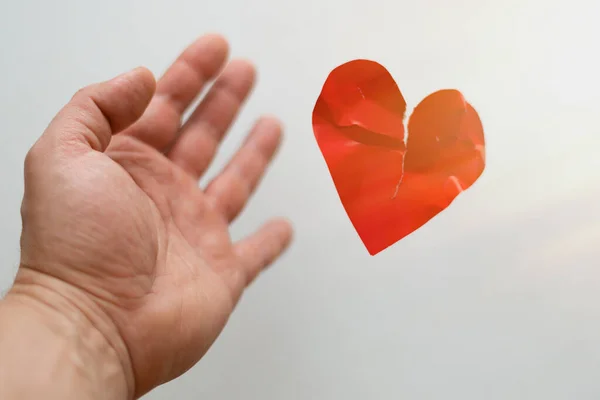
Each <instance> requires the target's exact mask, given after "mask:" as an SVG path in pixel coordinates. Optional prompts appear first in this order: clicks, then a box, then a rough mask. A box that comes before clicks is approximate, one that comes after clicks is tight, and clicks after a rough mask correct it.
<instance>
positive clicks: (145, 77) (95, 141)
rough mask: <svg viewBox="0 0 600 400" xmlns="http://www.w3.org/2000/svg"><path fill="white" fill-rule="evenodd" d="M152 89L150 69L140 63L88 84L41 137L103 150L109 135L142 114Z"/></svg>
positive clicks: (65, 145)
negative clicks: (133, 67)
mask: <svg viewBox="0 0 600 400" xmlns="http://www.w3.org/2000/svg"><path fill="white" fill-rule="evenodd" d="M155 89H156V81H155V80H154V76H153V75H152V72H150V71H149V70H148V69H146V68H143V67H140V68H136V69H134V70H132V71H129V72H126V73H124V74H122V75H119V76H117V77H116V78H113V79H111V80H109V81H106V82H101V83H97V84H94V85H90V86H87V87H85V88H83V89H81V90H79V91H78V92H77V93H76V94H75V95H74V96H73V98H72V99H71V101H70V102H69V103H68V104H67V105H66V106H65V107H64V108H63V109H62V110H61V111H60V112H59V113H58V114H57V115H56V117H55V118H54V120H53V121H52V122H51V123H50V125H49V126H48V128H47V129H46V131H45V132H44V134H43V135H42V138H41V140H43V141H46V140H47V141H48V142H50V143H52V144H54V145H57V146H59V147H61V148H64V147H68V146H71V145H74V144H77V143H79V144H84V145H86V146H88V147H90V148H92V149H94V150H97V151H101V152H103V151H104V150H106V148H107V147H108V144H109V143H110V139H111V136H112V135H114V134H116V133H119V132H120V131H122V130H124V129H125V128H127V127H129V126H130V125H131V124H133V123H134V122H135V121H137V120H138V119H139V118H140V117H141V116H142V114H143V113H144V111H145V110H146V107H147V106H148V104H149V103H150V100H151V99H152V96H153V95H154V91H155Z"/></svg>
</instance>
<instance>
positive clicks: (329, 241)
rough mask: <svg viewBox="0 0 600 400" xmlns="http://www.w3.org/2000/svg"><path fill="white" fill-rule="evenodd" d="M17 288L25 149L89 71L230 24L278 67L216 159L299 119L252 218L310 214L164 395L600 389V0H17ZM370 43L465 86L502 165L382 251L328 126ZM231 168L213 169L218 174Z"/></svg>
mask: <svg viewBox="0 0 600 400" xmlns="http://www.w3.org/2000/svg"><path fill="white" fill-rule="evenodd" d="M0 4H1V5H0V79H1V81H0V88H1V90H0V117H1V120H0V121H1V125H0V128H1V132H0V182H1V197H0V202H1V207H0V221H1V225H0V239H1V240H0V255H1V257H2V263H1V266H0V289H4V290H5V289H7V288H8V287H9V286H10V283H11V280H12V277H13V276H14V274H15V271H16V268H17V265H18V260H19V246H18V238H19V233H20V217H19V206H20V200H21V196H22V190H23V182H22V163H23V158H24V156H25V153H26V151H27V150H28V148H29V146H30V145H31V144H32V143H33V142H34V141H35V140H36V138H37V137H38V136H39V135H40V134H41V132H42V130H43V129H44V128H45V126H46V125H47V123H48V122H49V121H50V119H51V118H52V117H53V115H54V114H55V113H56V112H57V111H58V109H59V108H60V107H61V106H62V105H63V104H64V103H65V102H66V101H68V100H69V98H70V96H71V95H72V94H73V93H74V92H75V91H76V90H77V89H78V88H80V87H82V86H84V85H87V84H89V83H92V82H95V81H99V80H104V79H108V78H110V77H112V76H113V75H116V74H118V73H120V72H123V71H126V70H128V69H130V68H132V67H135V66H137V65H145V66H148V67H149V68H150V69H152V70H153V71H154V72H155V73H156V74H160V73H161V72H162V71H164V69H165V68H166V67H167V66H168V64H169V63H170V62H171V60H172V59H173V58H174V57H175V56H176V55H177V54H178V53H179V51H180V50H182V49H183V48H184V47H185V46H186V45H187V44H188V43H190V42H191V41H192V40H193V39H194V38H195V37H197V36H199V35H200V34H202V33H205V32H209V31H217V32H221V33H223V34H225V35H226V36H227V37H228V38H229V40H230V41H231V45H232V52H233V56H241V57H247V58H250V59H252V60H253V61H254V62H255V63H256V65H257V67H258V70H259V84H258V87H257V89H256V91H255V94H254V96H253V98H252V100H251V101H250V102H249V103H248V105H247V107H246V108H245V109H244V111H243V113H242V115H241V117H240V118H239V120H238V122H237V123H236V125H235V127H234V129H233V131H232V132H231V135H230V136H229V137H228V139H227V140H226V141H225V143H224V145H223V147H222V151H221V153H220V155H219V157H218V159H217V163H216V166H215V167H219V166H220V165H222V164H223V163H224V161H225V160H226V159H227V157H228V156H229V155H230V154H232V152H233V151H234V150H235V148H236V147H237V145H238V144H239V143H240V141H241V140H242V137H243V135H244V133H245V131H246V129H247V127H248V126H249V125H250V124H251V123H252V122H253V120H254V119H255V118H256V117H257V116H258V115H259V114H260V113H264V112H267V113H275V114H277V115H278V116H280V117H281V118H282V119H283V121H284V123H285V125H286V128H287V129H286V131H287V137H286V140H285V142H284V146H283V148H282V151H281V152H280V154H279V156H278V157H277V159H276V161H275V164H274V166H273V168H272V169H271V171H270V173H269V175H268V177H267V178H266V180H265V181H264V183H263V185H262V186H261V188H260V190H259V191H258V193H257V195H256V197H255V198H254V199H253V201H252V202H251V204H250V207H249V209H248V210H247V211H246V212H245V214H244V215H243V216H242V218H241V219H240V220H239V222H238V223H237V224H236V225H235V226H234V234H235V235H236V236H239V235H241V234H244V233H246V232H249V231H251V230H253V229H254V228H256V227H257V226H258V225H259V224H260V222H261V221H262V220H263V219H265V218H267V217H269V216H272V215H285V216H288V217H290V218H291V219H292V221H293V222H294V224H295V227H296V231H297V234H296V240H295V242H294V244H293V247H292V248H291V250H290V251H289V252H288V253H287V254H286V256H285V257H284V258H283V259H282V260H281V261H280V262H278V263H277V264H276V265H275V266H274V267H273V269H271V270H270V271H268V272H267V273H266V274H265V275H264V276H263V277H262V278H261V279H260V280H259V281H258V282H257V283H256V284H255V285H254V286H253V287H252V288H251V289H250V290H249V291H248V293H247V295H246V296H245V297H244V298H243V301H242V303H241V304H240V306H239V307H238V308H237V310H236V312H235V314H234V316H233V317H232V320H231V322H230V324H229V325H228V327H227V328H226V330H225V331H224V333H223V335H222V336H221V337H220V339H219V340H218V341H217V343H216V344H215V346H214V347H213V348H212V350H211V351H210V352H209V353H208V355H207V356H206V357H205V358H204V359H203V360H202V361H201V362H200V363H199V364H198V365H197V366H196V367H195V368H194V369H193V370H192V371H190V372H189V373H188V374H187V375H185V376H184V377H182V378H180V379H178V380H176V381H175V382H173V383H170V384H167V385H165V386H163V387H161V388H159V389H157V390H156V391H155V392H153V393H152V394H150V395H149V396H147V398H148V399H155V400H158V399H257V400H259V399H260V400H269V399H273V400H275V399H286V400H296V399H298V400H300V399H303V400H305V399H324V400H327V399H344V400H351V399H356V400H359V399H360V400H364V399H386V400H387V399H411V400H412V399H418V400H419V399H423V400H425V399H436V400H437V399H456V400H469V399H473V400H479V399H486V400H493V399H499V400H500V399H502V400H505V399H511V400H515V399H517V400H518V399H525V400H530V399H544V400H553V399H561V400H562V399H564V400H571V399H577V400H587V399H589V400H591V399H598V398H600V261H599V255H600V249H599V247H598V246H600V157H599V156H598V147H599V144H600V136H599V134H600V128H599V127H598V119H599V117H600V57H599V53H600V45H599V44H598V38H600V27H598V26H599V25H598V18H599V17H600V3H599V2H598V1H596V0H571V1H556V0H502V1H488V0H454V1H447V0H413V1H407V0H369V1H365V0H360V1H359V0H297V1H291V0H290V1H283V0H252V1H250V0H220V1H210V2H209V1H203V0H195V1H182V0H178V1H173V0H172V1H166V0H154V1H147V0H146V1H142V0H137V1H124V0H104V1H67V0H60V1H58V0H55V1H45V0H37V1H34V0H20V1H16V0H15V1H9V0H0ZM354 58H369V59H373V60H376V61H378V62H380V63H382V64H383V65H385V66H386V67H387V68H388V70H389V71H390V72H391V73H392V75H393V76H394V78H395V79H396V81H397V82H398V84H399V86H400V88H401V89H402V91H403V94H404V96H405V98H406V99H407V101H408V103H409V109H412V107H414V106H415V105H416V104H417V103H418V102H419V101H420V100H421V99H422V98H423V97H425V96H426V95H427V94H429V93H431V92H433V91H435V90H437V89H441V88H458V89H459V90H461V91H462V92H463V93H464V94H465V96H466V97H467V99H468V100H469V101H470V102H471V103H472V104H473V105H474V106H475V107H476V108H477V110H478V111H479V113H480V116H481V118H482V120H483V123H484V127H485V129H486V139H487V156H488V157H487V160H488V164H487V169H486V171H485V172H484V175H483V176H482V177H481V179H480V180H479V181H478V182H477V183H476V184H475V185H474V186H473V187H472V188H471V189H470V190H468V191H467V192H465V193H464V194H462V195H461V196H460V197H459V198H458V199H457V200H456V202H455V203H454V204H452V206H451V207H450V208H449V209H448V210H446V211H445V212H443V213H442V214H440V215H439V216H438V217H436V218H435V219H434V220H432V221H431V222H430V223H429V224H427V225H426V226H425V227H423V228H422V229H420V230H418V231H417V232H416V233H414V234H413V235H411V236H409V237H408V238H406V239H404V240H402V241H401V242H399V243H397V244H396V245H395V246H393V247H392V248H390V249H388V250H386V251H384V252H383V253H380V254H379V255H377V256H376V257H370V256H369V255H368V253H367V251H366V250H365V248H364V247H363V246H362V244H361V242H360V240H359V239H358V237H357V235H356V233H355V232H354V230H353V228H352V226H351V224H350V222H349V220H348V218H347V216H346V215H345V213H344V211H343V209H342V207H341V204H340V201H339V199H338V197H337V194H336V192H335V189H334V187H333V184H332V181H331V178H330V176H329V175H328V172H327V169H326V165H325V162H324V161H323V159H322V156H321V154H320V152H319V149H318V147H317V145H316V142H315V140H314V136H313V133H312V129H311V112H312V108H313V105H314V102H315V100H316V98H317V96H318V94H319V92H320V90H321V86H322V84H323V83H324V81H325V78H326V76H327V74H328V73H329V72H330V70H331V69H332V68H334V67H336V66H337V65H339V64H341V63H343V62H346V61H348V60H350V59H354ZM215 171H216V169H212V170H211V173H214V172H215Z"/></svg>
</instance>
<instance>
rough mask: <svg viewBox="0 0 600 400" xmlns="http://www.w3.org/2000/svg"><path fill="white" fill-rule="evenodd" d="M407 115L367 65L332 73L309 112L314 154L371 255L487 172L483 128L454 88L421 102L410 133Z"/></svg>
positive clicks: (378, 69)
mask: <svg viewBox="0 0 600 400" xmlns="http://www.w3.org/2000/svg"><path fill="white" fill-rule="evenodd" d="M405 114H406V101H405V100H404V97H403V96H402V93H401V92H400V89H399V88H398V86H397V85H396V82H395V81H394V79H393V78H392V76H391V75H390V73H389V72H388V71H387V70H386V69H385V68H384V67H383V66H382V65H380V64H378V63H376V62H374V61H369V60H354V61H350V62H348V63H345V64H342V65H341V66H339V67H337V68H336V69H334V70H333V71H332V72H331V73H330V74H329V76H328V78H327V80H326V81H325V84H324V85H323V90H322V91H321V94H320V96H319V98H318V99H317V103H316V105H315V108H314V110H313V129H314V133H315V137H316V139H317V143H318V145H319V148H320V149H321V152H322V154H323V157H324V158H325V161H326V163H327V166H328V168H329V172H330V174H331V177H332V178H333V182H334V184H335V187H336V189H337V191H338V195H339V197H340V199H341V201H342V204H343V206H344V209H345V210H346V213H347V214H348V217H349V218H350V221H351V222H352V224H353V225H354V228H355V229H356V231H357V233H358V235H359V236H360V238H361V240H362V241H363V243H364V244H365V246H366V247H367V250H368V251H369V253H370V254H371V255H375V254H377V253H379V252H380V251H382V250H384V249H385V248H387V247H389V246H390V245H392V244H394V243H395V242H397V241H398V240H400V239H402V238H403V237H405V236H407V235H409V234H410V233H412V232H414V231H415V230H417V229H418V228H420V227H421V226H423V225H424V224H425V223H426V222H428V221H429V220H430V219H432V218H433V217H434V216H435V215H437V214H438V213H440V212H441V211H442V210H444V209H445V208H446V207H448V206H449V205H450V203H452V201H453V200H454V199H455V198H456V196H458V194H460V193H461V192H462V191H464V190H466V189H467V188H468V187H470V186H471V185H472V184H473V183H475V181H476V180H477V179H478V178H479V176H480V175H481V174H482V172H483V169H484V166H485V142H484V136H483V126H482V124H481V121H480V119H479V116H478V115H477V112H476V111H475V109H474V108H473V107H472V106H471V105H470V104H469V103H468V102H467V101H466V100H465V99H464V97H463V96H462V94H461V93H460V92H458V91H457V90H450V89H448V90H440V91H438V92H435V93H433V94H431V95H429V96H427V97H426V98H425V99H423V100H422V101H421V103H419V105H417V107H416V108H415V109H414V111H413V113H412V115H411V116H410V119H409V121H408V129H407V132H408V134H407V135H405V127H404V122H405V121H404V119H405ZM405 136H406V137H405Z"/></svg>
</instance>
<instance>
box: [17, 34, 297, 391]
mask: <svg viewBox="0 0 600 400" xmlns="http://www.w3.org/2000/svg"><path fill="white" fill-rule="evenodd" d="M226 58H227V43H226V42H225V40H224V39H222V38H221V37H219V36H216V35H208V36H205V37H202V38H200V39H199V40H198V41H196V42H195V43H194V44H192V45H191V46H190V47H188V49H186V50H185V51H184V52H183V53H182V55H181V56H180V57H179V58H178V59H177V61H176V62H175V63H174V64H173V65H172V66H171V67H170V68H169V70H168V71H167V72H166V73H165V75H164V76H163V77H162V78H161V79H160V80H159V81H158V83H155V82H154V78H153V77H152V75H151V73H150V72H149V71H147V70H145V69H137V70H134V71H132V72H130V73H128V74H124V75H122V76H120V77H118V78H115V79H113V80H111V81H108V82H105V83H101V84H97V85H93V86H90V87H88V88H85V89H83V90H82V91H80V92H79V93H78V94H76V95H75V96H74V98H73V100H72V101H71V102H70V103H69V105H67V106H66V107H65V108H64V109H63V110H62V111H61V112H60V113H59V114H58V115H57V117H56V118H55V119H54V121H53V122H52V123H51V124H50V126H49V127H48V129H47V130H46V132H45V133H44V135H43V136H42V137H41V138H40V140H39V141H38V142H37V143H36V144H35V145H34V146H33V148H32V150H31V151H30V152H29V154H28V157H27V160H26V168H25V178H26V187H25V196H24V201H23V208H22V213H23V234H22V260H21V261H22V268H21V271H20V273H19V276H18V277H17V281H18V280H19V279H21V280H23V279H27V274H36V273H39V272H43V274H44V276H50V277H52V278H53V279H55V280H57V281H59V282H60V284H61V285H62V284H64V285H66V286H68V288H69V290H68V291H64V292H65V293H70V296H71V299H70V300H72V301H73V303H75V304H80V305H81V306H80V307H81V308H82V309H83V310H84V311H86V312H87V313H90V312H91V313H95V314H94V315H97V316H98V315H99V317H97V318H98V319H99V321H100V322H99V324H103V323H104V324H107V325H110V326H109V328H106V329H113V328H114V330H115V331H116V332H118V333H119V336H120V338H121V339H122V344H120V343H116V344H115V349H116V351H123V352H125V353H126V356H123V358H124V359H128V360H130V361H129V362H130V364H131V368H130V369H131V371H132V375H133V378H134V381H135V394H136V396H139V395H141V394H143V393H146V392H147V391H149V390H150V389H152V388H153V387H155V386H156V385H158V384H160V383H163V382H166V381H168V380H170V379H173V378H175V377H177V376H179V375H180V374H182V373H183V372H185V371H186V370H187V369H188V368H190V367H191V366H193V365H194V364H195V363H196V362H197V361H198V360H199V359H200V357H202V355H204V353H205V352H206V351H207V350H208V348H209V347H210V345H211V344H212V343H213V341H214V340H215V339H216V337H217V336H218V335H219V333H220V331H221V330H222V328H223V326H224V325H225V323H226V321H227V319H228V317H229V315H230V314H231V312H232V310H233V307H234V306H235V304H236V302H237V301H238V299H239V297H240V295H241V294H242V292H243V290H244V289H245V287H246V286H247V285H248V284H249V283H250V282H251V281H252V280H253V279H254V277H255V276H256V275H257V274H258V273H259V272H260V271H261V270H262V269H263V268H264V267H266V266H267V265H269V264H270V263H271V262H272V261H273V260H275V259H276V258H277V257H278V256H279V255H280V254H281V253H282V251H283V250H284V249H285V247H287V245H288V243H289V241H290V239H291V227H290V225H289V224H288V223H287V222H285V221H283V220H273V221H271V222H269V223H267V224H266V225H265V226H264V227H263V228H261V229H260V230H259V231H258V232H256V233H255V234H253V235H251V236H249V237H247V238H245V239H243V240H241V241H240V242H237V243H232V241H231V239H230V236H229V224H230V223H231V222H232V221H233V220H234V218H235V217H236V216H237V215H238V214H239V212H240V211H241V210H242V209H243V207H244V205H245V204H246V202H247V200H248V197H249V196H250V195H251V193H252V192H253V190H254V188H255V187H256V185H257V183H258V181H259V180H260V177H261V176H262V175H263V173H264V171H265V168H266V167H267V165H268V163H269V161H270V159H271V158H272V156H273V154H274V153H275V150H276V148H277V145H278V143H279V141H280V136H281V132H280V127H279V124H278V122H277V121H276V120H274V119H273V118H262V119H260V120H259V121H258V122H257V124H256V125H255V126H254V127H253V128H252V130H251V132H250V134H249V136H248V138H247V140H246V141H245V143H244V145H243V146H242V147H241V148H240V150H239V151H238V153H237V154H236V155H235V156H234V157H233V158H232V160H231V161H230V163H229V164H228V165H227V166H226V167H225V169H224V170H223V171H222V172H221V174H219V175H218V176H217V177H216V178H215V179H214V180H213V181H212V182H211V183H210V184H209V185H208V186H207V188H206V189H205V190H201V189H200V188H199V187H198V180H199V178H200V176H201V175H202V174H203V173H204V172H205V170H206V169H207V167H208V166H209V164H210V162H211V160H212V159H213V157H214V155H215V151H216V149H217V146H218V144H219V142H220V141H221V139H222V137H223V136H224V134H225V132H226V130H227V129H228V127H229V126H230V124H231V122H232V121H233V119H234V118H235V116H236V114H237V112H238V110H239V108H240V105H241V104H242V102H243V101H244V99H245V98H246V96H247V95H248V93H249V92H250V90H251V87H252V84H253V81H254V70H253V68H252V66H251V65H250V64H248V63H247V62H244V61H231V62H229V63H228V65H227V66H226V67H225V68H224V69H223V70H222V72H221V73H220V75H219V77H218V78H217V79H216V82H215V84H214V85H213V87H212V88H211V89H210V90H209V92H208V94H207V95H206V96H205V98H204V99H203V100H202V101H201V103H200V105H199V106H198V107H197V108H196V109H195V110H194V111H193V113H192V114H191V117H190V118H189V119H188V120H187V122H185V124H183V125H182V124H181V119H182V114H183V113H184V112H185V110H186V109H187V108H188V107H189V105H190V104H191V103H192V102H193V101H194V99H195V98H196V96H197V95H198V93H199V92H200V91H201V90H202V88H203V87H204V86H205V84H206V83H207V82H209V81H210V80H212V79H213V78H214V77H215V76H216V75H217V74H219V72H220V71H221V69H222V66H223V65H224V63H225V61H226ZM140 116H141V117H140ZM61 290H62V289H61ZM120 345H122V346H121V347H123V349H121V348H120V347H119V346H120Z"/></svg>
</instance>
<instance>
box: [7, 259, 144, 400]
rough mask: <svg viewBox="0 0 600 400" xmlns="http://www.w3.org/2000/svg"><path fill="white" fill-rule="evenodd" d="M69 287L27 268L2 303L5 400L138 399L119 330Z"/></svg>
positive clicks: (91, 302)
mask: <svg viewBox="0 0 600 400" xmlns="http://www.w3.org/2000/svg"><path fill="white" fill-rule="evenodd" d="M63 285H65V287H61V286H63ZM68 286H69V285H68V284H65V283H64V282H62V281H58V280H56V279H55V278H52V277H49V276H45V275H41V273H39V272H35V271H31V270H27V269H26V268H23V267H22V268H21V270H20V271H19V275H18V276H17V280H16V281H15V284H14V286H13V287H12V289H11V290H10V291H9V293H8V294H7V296H6V297H5V299H3V300H1V301H0V354H2V357H1V358H0V398H15V399H29V398H46V399H49V400H50V399H59V398H60V399H65V400H70V399H82V400H84V399H85V400H88V399H89V400H104V399H107V400H108V399H111V400H112V399H123V400H129V399H131V398H132V396H133V387H134V384H133V374H132V371H131V366H130V363H129V359H128V355H127V352H126V349H125V346H124V344H123V343H122V341H120V337H119V336H118V334H117V332H116V330H115V329H114V326H111V323H110V321H107V320H106V318H103V314H102V313H101V312H99V311H98V310H96V309H95V307H94V304H93V301H91V300H90V299H89V298H86V297H87V296H85V295H83V294H81V293H78V291H77V289H75V288H72V287H68ZM124 355H125V356H124Z"/></svg>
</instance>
